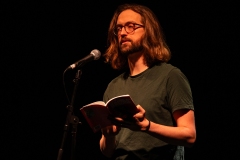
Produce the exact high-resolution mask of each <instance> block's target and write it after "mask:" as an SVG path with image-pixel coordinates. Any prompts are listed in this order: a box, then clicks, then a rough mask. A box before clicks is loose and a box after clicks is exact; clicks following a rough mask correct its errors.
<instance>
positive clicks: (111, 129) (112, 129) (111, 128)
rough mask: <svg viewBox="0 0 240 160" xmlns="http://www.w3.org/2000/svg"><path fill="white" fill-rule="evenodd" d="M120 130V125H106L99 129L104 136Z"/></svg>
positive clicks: (112, 134) (115, 133)
mask: <svg viewBox="0 0 240 160" xmlns="http://www.w3.org/2000/svg"><path fill="white" fill-rule="evenodd" d="M120 130H121V127H119V126H116V125H112V126H107V127H105V128H102V129H101V131H102V134H103V135H104V136H105V137H110V136H115V135H117V134H118V133H119V131H120Z"/></svg>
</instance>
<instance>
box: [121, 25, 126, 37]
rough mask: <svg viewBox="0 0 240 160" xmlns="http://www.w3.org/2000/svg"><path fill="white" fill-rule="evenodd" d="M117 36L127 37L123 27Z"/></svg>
mask: <svg viewBox="0 0 240 160" xmlns="http://www.w3.org/2000/svg"><path fill="white" fill-rule="evenodd" d="M119 35H121V36H122V35H127V32H126V30H125V27H124V26H123V27H122V29H121V31H120V32H119Z"/></svg>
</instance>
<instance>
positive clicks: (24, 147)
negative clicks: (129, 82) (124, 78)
mask: <svg viewBox="0 0 240 160" xmlns="http://www.w3.org/2000/svg"><path fill="white" fill-rule="evenodd" d="M125 2H126V1H114V2H113V1H94V2H93V1H61V2H59V1H58V2H57V1H55V2H54V1H38V2H36V1H5V2H1V4H2V5H1V11H2V15H3V18H1V21H2V22H1V28H2V29H1V38H2V39H3V41H2V43H1V50H2V51H1V61H2V62H1V92H2V93H1V94H2V96H1V97H2V100H1V115H2V116H1V119H2V121H1V147H2V148H3V149H2V150H1V156H2V157H1V159H6V160H8V159H31V160H38V159H39V160H42V159H44V160H48V159H49V160H52V159H57V154H58V150H59V148H60V145H61V141H62V136H63V126H64V123H65V118H66V115H67V109H66V106H67V105H68V104H69V102H68V101H67V98H66V95H65V92H64V88H63V71H64V70H65V69H66V68H67V67H68V66H69V65H70V64H72V63H73V62H75V61H77V60H79V59H81V58H83V57H85V56H86V55H88V54H89V53H90V52H91V50H93V49H95V48H96V49H99V50H100V51H101V52H102V53H104V51H105V50H106V47H107V42H106V39H107V29H108V25H109V22H110V20H111V18H112V15H113V12H114V11H115V9H116V7H117V6H118V5H119V4H122V3H125ZM127 2H137V3H140V4H143V5H146V6H148V7H149V8H151V9H152V10H153V11H154V12H155V13H156V15H157V17H158V18H159V20H160V23H161V25H162V28H163V31H164V33H165V36H166V40H167V43H168V45H169V47H170V49H171V51H172V59H171V60H170V62H169V63H171V64H173V65H174V66H177V67H178V68H180V69H181V70H182V71H183V73H184V74H185V75H186V76H187V77H188V79H189V81H190V84H191V88H192V92H193V97H194V105H195V115H196V127H197V141H196V143H195V145H194V146H193V147H192V148H186V160H198V159H199V160H200V159H201V160H203V159H204V160H212V159H220V158H221V159H228V160H229V159H235V158H234V157H236V156H237V155H238V150H239V147H238V145H239V142H238V132H237V131H238V126H239V124H238V123H237V122H238V120H237V119H238V108H239V103H236V102H237V100H238V97H237V96H238V95H239V89H238V82H239V80H237V78H238V74H239V71H238V67H237V66H238V65H237V61H238V59H237V54H239V51H238V43H239V35H238V30H239V25H238V21H239V16H238V13H237V12H238V8H239V6H238V5H237V3H236V2H234V1H226V0H224V1H219V2H215V1H207V0H204V1H200V0H196V1H184V2H183V1H173V0H163V1H150V0H148V1H127ZM75 73H76V70H74V71H69V72H67V73H66V75H65V76H64V77H65V83H66V88H67V94H68V95H69V96H70V97H71V95H72V93H73V88H74V84H73V79H74V77H75ZM119 73H120V72H118V71H114V70H112V69H111V67H110V66H109V65H108V64H105V63H104V59H103V58H101V59H100V60H98V61H92V62H89V63H88V64H86V65H85V66H84V67H83V68H82V76H81V79H80V82H79V86H78V90H77V94H76V101H75V106H74V113H75V115H76V116H78V117H79V119H80V121H81V122H82V125H80V126H79V127H78V130H77V142H76V143H77V147H76V153H77V158H78V159H104V157H103V156H102V154H101V153H100V151H99V146H98V144H99V138H100V133H93V132H92V131H91V129H90V128H89V126H88V125H87V124H86V121H85V120H84V119H83V118H82V115H81V114H80V111H79V109H80V108H81V107H82V106H83V105H85V104H88V103H90V102H93V101H97V100H102V95H103V93H104V91H105V89H106V87H107V84H108V83H109V82H110V80H111V79H113V78H114V77H115V76H117V75H118V74H119ZM70 148H71V138H70V133H69V137H68V139H67V143H66V145H65V147H64V154H63V159H69V157H70V152H69V151H70Z"/></svg>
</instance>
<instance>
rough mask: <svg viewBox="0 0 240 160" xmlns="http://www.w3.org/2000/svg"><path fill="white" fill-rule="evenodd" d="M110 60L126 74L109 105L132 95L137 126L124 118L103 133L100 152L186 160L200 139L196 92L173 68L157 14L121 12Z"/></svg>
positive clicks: (130, 8) (114, 84) (137, 8)
mask: <svg viewBox="0 0 240 160" xmlns="http://www.w3.org/2000/svg"><path fill="white" fill-rule="evenodd" d="M108 41H109V48H108V49H107V51H106V53H105V55H104V56H105V58H106V61H107V62H109V63H110V64H111V65H112V67H113V68H114V69H125V70H126V72H125V73H123V74H121V75H120V76H118V77H116V78H115V79H114V80H112V81H111V82H110V83H109V85H108V87H107V89H106V91H105V93H104V101H107V100H109V99H110V98H112V97H115V96H119V95H123V94H129V95H130V96H131V97H132V99H133V101H134V102H135V103H136V104H138V105H137V108H138V113H137V114H135V115H134V116H133V118H134V119H135V121H134V122H127V121H124V119H122V118H119V117H114V118H113V119H112V121H113V123H114V125H113V126H108V127H106V128H103V129H102V137H101V139H100V149H101V151H102V153H103V154H104V155H105V156H107V157H112V158H113V159H131V160H132V159H146V160H148V159H158V160H170V159H171V160H173V159H174V160H179V159H181V160H183V159H184V146H187V147H190V146H192V145H193V143H194V142H195V140H196V130H195V120H194V108H193V101H192V93H191V89H190V86H189V83H188V80H187V78H186V77H185V76H184V75H183V73H182V72H181V71H180V70H179V69H178V68H176V67H174V66H172V65H170V64H167V63H166V62H167V61H168V60H169V59H170V51H169V48H168V46H167V44H166V43H165V41H164V38H163V34H162V31H161V29H160V24H159V22H158V20H157V18H156V16H155V15H154V13H153V12H152V11H151V10H150V9H149V8H147V7H145V6H142V5H137V4H124V5H121V6H119V7H118V9H117V10H116V11H115V13H114V16H113V19H112V21H111V23H110V27H109V31H108Z"/></svg>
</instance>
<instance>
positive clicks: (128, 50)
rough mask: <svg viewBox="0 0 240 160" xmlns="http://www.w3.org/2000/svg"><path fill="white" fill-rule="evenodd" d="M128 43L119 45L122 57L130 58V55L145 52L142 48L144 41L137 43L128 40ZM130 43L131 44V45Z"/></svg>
mask: <svg viewBox="0 0 240 160" xmlns="http://www.w3.org/2000/svg"><path fill="white" fill-rule="evenodd" d="M127 40H128V43H126V44H121V43H120V44H119V49H120V52H121V54H122V55H125V56H128V55H130V54H133V53H136V52H140V51H142V50H143V47H142V45H141V44H142V39H141V40H139V41H137V42H133V41H132V40H130V39H127ZM129 42H130V44H129Z"/></svg>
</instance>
